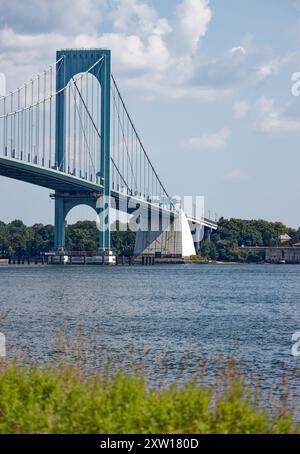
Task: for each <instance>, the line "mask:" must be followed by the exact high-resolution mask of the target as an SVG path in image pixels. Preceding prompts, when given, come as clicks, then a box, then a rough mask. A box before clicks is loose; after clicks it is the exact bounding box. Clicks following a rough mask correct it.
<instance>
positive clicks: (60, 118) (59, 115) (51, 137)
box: [0, 49, 217, 261]
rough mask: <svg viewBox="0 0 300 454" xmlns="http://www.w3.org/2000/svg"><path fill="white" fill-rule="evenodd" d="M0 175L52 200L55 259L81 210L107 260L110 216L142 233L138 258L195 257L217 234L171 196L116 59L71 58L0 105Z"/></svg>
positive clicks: (97, 54)
mask: <svg viewBox="0 0 300 454" xmlns="http://www.w3.org/2000/svg"><path fill="white" fill-rule="evenodd" d="M0 175H2V176H4V177H9V178H13V179H16V180H21V181H24V182H27V183H31V184H34V185H37V186H41V187H44V188H48V189H49V190H52V191H53V192H52V193H51V197H52V198H53V199H54V204H55V250H56V251H58V252H60V253H61V252H63V251H64V250H65V220H66V217H67V214H68V213H69V211H70V210H71V209H73V208H74V207H75V206H77V205H83V204H85V205H88V206H90V207H92V208H93V209H95V210H96V212H97V213H98V219H99V226H98V227H99V254H100V253H101V254H104V255H105V256H107V257H108V261H109V257H110V256H112V255H113V254H112V251H111V243H110V234H111V211H112V209H114V210H116V211H123V212H125V213H127V214H130V215H131V217H132V218H133V219H134V222H135V223H136V226H137V235H136V247H135V254H136V255H138V254H150V255H151V254H153V253H157V252H158V251H159V253H160V254H161V255H162V256H163V255H166V256H167V255H169V256H170V255H174V256H175V255H176V256H187V255H192V254H193V252H194V251H195V246H194V245H195V243H199V242H200V241H201V239H202V237H203V233H204V234H209V232H211V231H212V230H214V229H216V228H217V224H216V223H215V222H213V221H211V220H209V219H206V218H205V217H204V215H202V213H201V214H200V215H199V214H198V215H197V213H193V215H191V214H189V215H187V214H185V213H184V212H183V210H182V209H181V208H180V207H178V206H176V203H174V200H173V199H172V198H171V197H170V196H169V194H168V192H167V190H166V188H165V186H164V184H163V183H162V180H161V179H160V177H159V176H158V173H157V171H156V169H155V168H154V166H153V164H152V162H151V159H150V157H149V154H148V153H147V152H146V150H145V147H144V145H143V143H142V140H141V138H140V136H139V134H138V132H137V130H136V128H135V126H134V123H133V121H132V118H131V116H130V114H129V112H128V110H127V108H126V105H125V102H124V100H123V98H122V96H121V93H120V90H119V88H118V85H117V83H116V80H115V78H114V77H113V75H112V73H111V52H110V51H109V50H103V49H65V50H60V51H58V52H57V54H56V62H55V64H54V65H52V66H50V67H48V68H47V69H46V70H45V71H43V72H41V73H39V74H37V75H36V76H34V77H33V78H32V79H31V80H29V81H28V82H26V83H24V85H23V86H22V87H20V88H18V89H17V90H15V91H13V92H10V93H8V94H7V95H6V96H4V97H2V98H0Z"/></svg>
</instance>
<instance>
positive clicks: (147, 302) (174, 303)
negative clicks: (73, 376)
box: [0, 265, 300, 380]
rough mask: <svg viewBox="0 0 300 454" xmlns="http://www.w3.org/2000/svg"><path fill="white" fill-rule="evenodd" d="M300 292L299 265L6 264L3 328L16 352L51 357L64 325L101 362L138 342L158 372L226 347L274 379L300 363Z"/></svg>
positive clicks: (0, 270)
mask: <svg viewBox="0 0 300 454" xmlns="http://www.w3.org/2000/svg"><path fill="white" fill-rule="evenodd" d="M299 295H300V267H298V266H289V265H282V266H273V265H249V266H248V265H207V266H206V265H170V266H169V265H165V266H152V267H138V266H135V267H115V268H109V267H88V266H86V267H76V266H74V267H54V266H53V267H52V266H37V267H34V266H28V267H26V266H18V267H7V266H1V267H0V331H1V332H3V333H4V334H5V336H6V341H7V354H8V356H12V357H14V356H15V355H20V354H25V355H26V357H29V358H30V359H32V360H35V361H42V362H43V361H46V362H47V361H49V360H51V359H52V358H54V356H55V355H56V354H57V350H58V346H57V343H58V342H57V340H58V338H60V337H61V334H59V332H60V331H61V329H62V328H63V330H64V332H65V336H66V337H67V338H68V339H71V340H70V342H71V343H75V344H76V345H78V344H79V342H78V332H80V333H81V334H80V339H81V342H82V344H81V345H85V347H84V348H86V351H88V354H86V358H85V361H87V362H88V364H89V367H91V368H97V367H99V366H101V364H103V363H104V361H107V358H110V359H112V360H115V361H120V362H123V363H124V364H125V365H126V364H128V362H129V361H132V353H130V352H131V351H132V350H133V349H135V351H136V352H137V354H139V355H140V356H143V355H145V356H146V357H147V358H150V360H149V364H150V368H151V373H153V375H155V373H158V372H157V371H158V369H159V367H160V366H159V365H158V364H162V362H163V361H165V363H166V367H167V368H168V369H169V370H175V369H176V368H177V367H178V365H179V363H180V362H181V361H182V358H186V360H185V361H186V366H187V367H186V372H184V373H186V374H189V373H190V372H189V371H194V369H195V368H196V367H197V362H198V361H201V358H207V357H218V356H220V355H221V354H223V353H225V354H233V355H234V356H237V357H239V358H242V359H243V361H244V362H245V364H246V365H249V367H250V364H252V363H253V362H255V363H256V365H257V367H258V368H259V369H260V370H262V371H263V373H264V374H265V376H266V379H267V380H268V379H269V380H273V379H274V378H276V377H279V376H280V374H281V373H282V370H286V371H291V370H292V369H293V368H294V367H298V366H300V358H299V359H296V358H294V357H293V356H292V355H291V347H292V342H291V338H292V335H293V333H294V332H295V331H300V296H299ZM73 339H74V341H73ZM75 339H76V342H77V343H76V342H75ZM145 349H148V350H149V351H148V353H147V354H146V353H145Z"/></svg>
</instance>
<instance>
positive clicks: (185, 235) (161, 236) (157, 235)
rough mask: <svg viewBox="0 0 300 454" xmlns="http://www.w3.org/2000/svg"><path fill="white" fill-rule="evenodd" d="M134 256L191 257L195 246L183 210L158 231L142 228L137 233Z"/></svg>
mask: <svg viewBox="0 0 300 454" xmlns="http://www.w3.org/2000/svg"><path fill="white" fill-rule="evenodd" d="M134 255H136V256H138V255H147V256H152V257H155V256H156V257H158V256H159V257H172V256H173V257H183V258H184V257H191V256H192V255H196V250H195V245H194V240H193V236H192V234H191V230H190V227H189V223H188V220H187V218H186V215H185V214H184V212H183V211H182V210H181V211H180V212H179V213H178V214H177V215H175V217H174V219H173V220H170V221H169V222H168V223H166V222H162V225H161V226H160V228H159V229H157V230H152V229H142V228H140V229H139V230H138V231H137V233H136V242H135V248H134Z"/></svg>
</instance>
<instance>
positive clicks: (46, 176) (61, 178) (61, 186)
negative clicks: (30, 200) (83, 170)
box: [0, 157, 103, 192]
mask: <svg viewBox="0 0 300 454" xmlns="http://www.w3.org/2000/svg"><path fill="white" fill-rule="evenodd" d="M0 175H2V176H4V177H8V178H13V179H14V180H20V181H25V182H26V183H31V184H35V185H37V186H42V187H44V188H47V189H52V190H53V191H62V192H78V191H84V192H102V190H103V187H102V186H100V185H98V184H96V183H92V182H90V181H87V180H85V179H83V178H78V177H75V176H74V175H68V174H67V173H64V172H61V171H59V170H55V169H48V168H46V167H42V166H39V165H37V164H32V163H29V162H24V161H19V160H17V159H13V158H6V157H0Z"/></svg>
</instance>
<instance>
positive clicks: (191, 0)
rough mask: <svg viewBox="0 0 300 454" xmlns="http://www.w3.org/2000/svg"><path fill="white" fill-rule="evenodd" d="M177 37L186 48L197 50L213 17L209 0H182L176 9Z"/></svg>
mask: <svg viewBox="0 0 300 454" xmlns="http://www.w3.org/2000/svg"><path fill="white" fill-rule="evenodd" d="M176 13H177V17H178V26H177V37H178V40H180V41H182V42H183V44H184V45H185V46H186V49H190V50H192V51H196V50H197V48H198V45H199V42H200V39H201V38H203V36H205V34H206V31H207V27H208V25H209V23H210V21H211V19H212V11H211V8H210V7H209V2H208V0H182V2H181V3H180V4H179V5H178V7H177V9H176Z"/></svg>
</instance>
